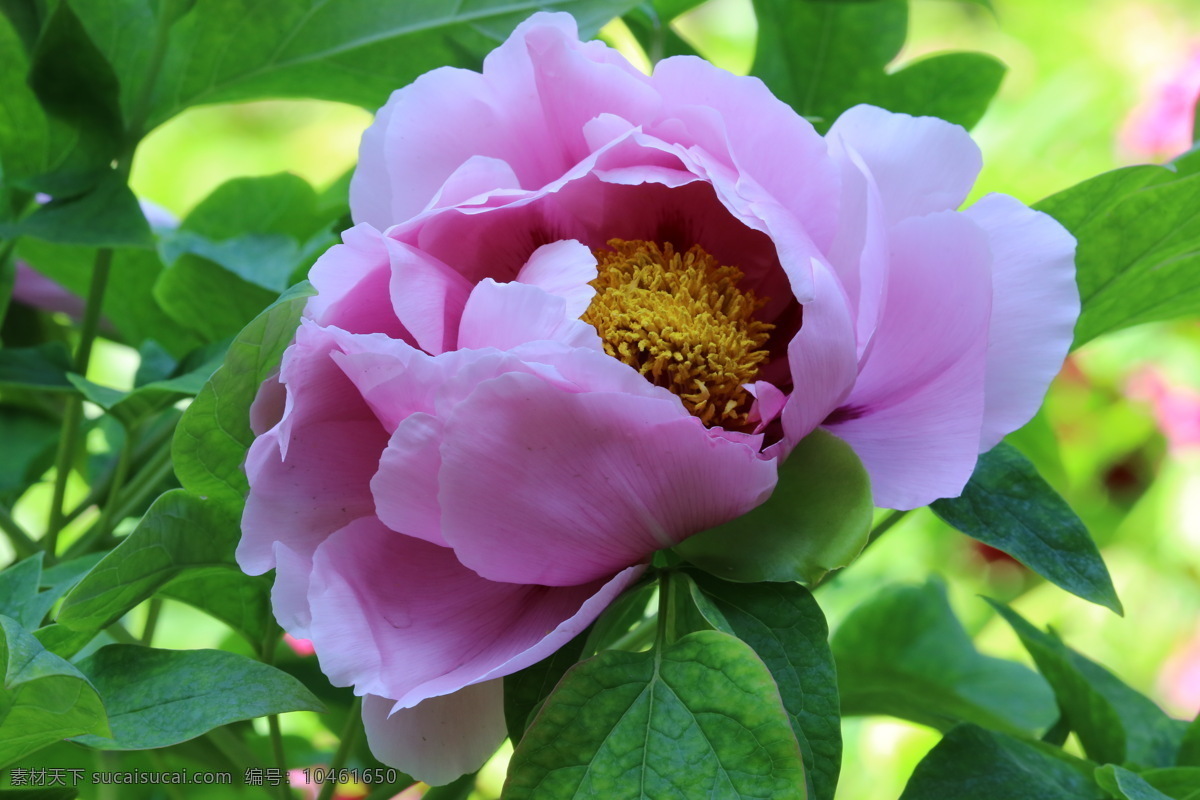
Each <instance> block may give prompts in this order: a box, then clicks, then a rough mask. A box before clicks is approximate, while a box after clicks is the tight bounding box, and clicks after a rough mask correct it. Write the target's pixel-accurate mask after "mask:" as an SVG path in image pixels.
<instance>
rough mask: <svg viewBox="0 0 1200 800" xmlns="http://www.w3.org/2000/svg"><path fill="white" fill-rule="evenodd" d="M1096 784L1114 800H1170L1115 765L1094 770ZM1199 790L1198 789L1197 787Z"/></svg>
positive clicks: (1137, 776)
mask: <svg viewBox="0 0 1200 800" xmlns="http://www.w3.org/2000/svg"><path fill="white" fill-rule="evenodd" d="M1096 783H1098V784H1100V786H1102V787H1103V788H1104V789H1105V790H1106V791H1107V792H1108V793H1109V794H1111V795H1112V796H1113V798H1115V800H1172V798H1171V797H1170V796H1168V795H1165V794H1163V793H1162V792H1160V791H1159V790H1158V789H1155V788H1154V787H1153V786H1151V785H1150V784H1149V783H1147V782H1146V780H1145V778H1142V777H1141V776H1139V775H1138V774H1137V773H1136V772H1130V771H1129V770H1127V769H1125V768H1124V767H1118V766H1117V765H1116V764H1105V765H1104V766H1103V767H1099V768H1097V769H1096ZM1197 788H1200V787H1197Z"/></svg>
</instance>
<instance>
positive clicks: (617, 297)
mask: <svg viewBox="0 0 1200 800" xmlns="http://www.w3.org/2000/svg"><path fill="white" fill-rule="evenodd" d="M608 246H609V247H610V248H611V249H610V250H596V251H594V252H595V255H596V260H597V261H598V262H599V263H598V268H599V276H598V277H597V278H596V280H594V281H592V286H594V287H595V288H596V297H595V299H593V300H592V303H591V305H590V306H588V309H587V311H585V312H584V314H583V320H584V321H585V322H589V323H591V324H592V325H593V326H595V328H596V331H597V332H598V333H599V334H600V338H601V339H603V340H604V350H605V352H607V353H608V354H609V355H610V356H612V357H614V358H616V359H619V360H620V361H623V362H624V363H626V364H628V365H630V366H631V367H634V368H635V369H637V370H638V371H639V372H641V373H642V374H643V375H645V376H646V377H647V378H648V379H649V380H650V381H651V382H653V383H654V384H656V385H658V386H662V387H664V388H666V389H669V390H671V391H672V392H674V393H675V394H677V395H678V396H679V397H680V398H681V399H682V400H683V404H684V406H685V407H687V409H688V411H689V412H691V413H692V414H694V415H695V416H697V417H699V418H700V420H701V421H702V422H704V424H705V425H710V426H712V425H720V426H722V427H724V428H734V429H736V428H744V427H747V423H748V420H747V416H748V414H749V411H750V406H751V403H752V400H753V398H751V397H750V395H749V393H748V392H747V391H746V390H745V389H743V388H742V384H744V383H750V382H753V380H754V378H755V376H756V375H757V374H758V370H759V368H760V367H761V366H762V365H763V364H764V363H765V362H766V360H767V351H766V349H764V348H765V345H766V343H767V338H768V337H769V336H770V332H771V330H772V328H774V327H775V326H774V325H770V324H767V323H765V322H759V321H758V320H756V319H755V318H754V312H755V311H757V310H758V309H759V308H760V307H761V306H762V305H763V303H764V302H765V300H762V301H760V300H758V299H757V298H756V297H755V296H754V293H753V292H750V291H742V290H741V289H739V288H738V287H737V285H738V282H739V281H740V280H741V279H742V277H743V276H742V272H741V270H739V269H738V268H737V267H731V266H723V265H722V264H720V263H719V262H718V261H717V260H716V259H715V258H713V257H712V256H711V255H709V254H708V253H707V252H705V251H704V249H703V248H701V247H700V246H699V245H693V246H692V247H690V248H689V249H688V251H687V252H685V253H677V252H675V248H674V247H673V246H672V245H671V244H670V243H666V244H663V245H661V246H660V245H658V244H656V243H655V242H647V241H642V240H634V241H624V240H622V239H610V240H609V242H608Z"/></svg>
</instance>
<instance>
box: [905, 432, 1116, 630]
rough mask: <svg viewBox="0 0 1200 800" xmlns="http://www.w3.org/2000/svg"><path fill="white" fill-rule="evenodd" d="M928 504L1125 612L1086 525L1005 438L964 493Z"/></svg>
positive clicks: (1071, 587) (1062, 582)
mask: <svg viewBox="0 0 1200 800" xmlns="http://www.w3.org/2000/svg"><path fill="white" fill-rule="evenodd" d="M929 507H930V508H931V509H933V512H934V513H935V514H937V515H938V516H939V517H941V518H942V519H943V520H945V522H946V523H947V524H949V525H952V526H953V527H955V528H957V529H958V530H960V531H962V532H963V533H965V534H967V535H968V536H970V537H972V538H974V539H978V540H979V541H981V542H983V543H984V544H986V545H990V546H992V547H995V548H996V549H997V550H1003V551H1004V552H1005V553H1008V554H1009V555H1010V556H1012V557H1013V558H1015V559H1017V560H1018V561H1020V562H1021V563H1022V564H1024V565H1025V566H1027V567H1029V568H1030V569H1032V570H1033V571H1034V572H1036V573H1038V574H1039V575H1041V576H1042V577H1043V578H1045V579H1046V580H1048V581H1050V582H1051V583H1053V584H1055V585H1057V586H1059V587H1061V588H1063V589H1066V590H1067V591H1068V592H1071V593H1072V594H1075V595H1078V596H1079V597H1082V598H1083V599H1084V600H1090V601H1091V602H1093V603H1097V604H1099V605H1102V606H1105V607H1106V608H1111V609H1112V610H1113V611H1115V612H1117V613H1118V614H1120V613H1122V609H1121V601H1120V600H1119V599H1118V598H1117V591H1116V589H1115V588H1114V587H1113V583H1112V578H1111V577H1110V576H1109V574H1108V568H1107V567H1106V566H1105V565H1104V559H1103V558H1101V556H1100V551H1099V550H1098V549H1097V548H1096V543H1095V542H1094V541H1092V537H1091V535H1090V534H1089V533H1088V530H1087V528H1086V527H1084V524H1083V522H1082V521H1081V520H1080V519H1079V517H1078V516H1077V515H1076V514H1075V512H1074V511H1072V510H1071V507H1070V506H1068V505H1067V503H1066V501H1064V500H1063V499H1062V498H1061V497H1059V496H1058V493H1057V492H1055V491H1054V489H1052V488H1050V485H1049V484H1048V483H1046V481H1044V480H1043V479H1042V476H1041V475H1039V474H1038V471H1037V468H1036V467H1034V466H1033V464H1031V463H1030V462H1029V459H1027V458H1025V456H1023V455H1021V453H1020V452H1019V451H1018V450H1017V449H1016V448H1014V447H1012V446H1010V445H1008V444H1005V443H1003V442H1001V443H1000V444H998V445H996V446H995V447H994V448H992V449H991V450H989V451H988V452H986V453H984V454H983V455H982V456H980V457H979V463H978V464H977V465H976V466H975V472H974V473H973V474H972V475H971V480H970V481H969V482H968V483H967V486H966V488H965V489H963V493H962V495H961V496H959V497H954V498H949V499H944V500H937V501H935V502H933V503H931V504H930V506H929Z"/></svg>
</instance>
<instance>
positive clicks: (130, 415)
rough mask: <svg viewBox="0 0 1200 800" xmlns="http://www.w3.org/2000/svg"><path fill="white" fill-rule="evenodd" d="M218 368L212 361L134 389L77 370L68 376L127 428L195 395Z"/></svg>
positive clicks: (84, 392)
mask: <svg viewBox="0 0 1200 800" xmlns="http://www.w3.org/2000/svg"><path fill="white" fill-rule="evenodd" d="M216 367H217V364H216V363H213V362H209V363H206V364H204V365H203V366H201V367H200V368H198V369H195V370H192V371H191V372H186V373H184V374H183V375H180V376H178V377H175V378H168V379H166V380H161V381H153V382H151V383H147V384H145V385H143V386H139V387H137V388H136V389H134V390H133V391H131V392H122V391H119V390H117V389H112V388H110V387H107V386H101V385H99V384H97V383H92V382H91V381H89V380H86V379H84V378H81V377H79V376H78V375H75V374H73V373H72V374H69V375H68V376H67V378H68V379H69V380H70V381H71V383H72V384H74V386H75V387H76V388H77V389H79V391H80V392H82V393H83V396H84V397H86V398H87V399H88V400H89V401H91V402H93V403H95V404H96V405H98V406H100V407H101V408H103V409H104V410H105V411H107V412H108V413H109V414H111V415H112V416H113V417H114V418H115V419H116V420H117V421H119V422H120V423H121V424H122V425H124V426H125V427H126V428H133V427H134V426H136V425H138V424H139V423H141V422H143V421H144V420H146V419H149V418H150V417H151V416H153V415H154V414H157V413H158V412H159V411H162V410H163V409H164V408H167V407H168V406H171V405H174V404H175V403H176V402H178V401H180V400H183V399H184V398H187V397H192V396H194V395H195V394H196V393H197V392H199V391H200V390H201V389H202V388H204V383H205V382H206V381H207V380H208V379H209V377H211V376H212V373H213V370H214V369H215V368H216Z"/></svg>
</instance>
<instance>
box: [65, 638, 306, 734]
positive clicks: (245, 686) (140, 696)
mask: <svg viewBox="0 0 1200 800" xmlns="http://www.w3.org/2000/svg"><path fill="white" fill-rule="evenodd" d="M78 666H79V669H80V671H81V672H83V673H84V674H85V675H87V676H88V678H89V679H90V680H91V682H92V684H93V685H94V686H95V687H96V690H97V691H98V692H99V693H100V696H101V697H103V698H104V705H105V708H107V709H108V716H109V722H110V723H111V725H112V734H111V736H94V735H92V736H79V737H76V738H75V739H74V741H76V742H79V743H81V744H86V745H89V746H91V747H98V748H100V749H102V750H145V749H147V748H151V747H167V746H169V745H173V744H177V743H179V742H185V741H187V740H188V739H192V738H195V737H196V736H200V735H201V734H203V733H207V732H208V731H210V730H212V729H213V728H218V727H220V726H222V725H227V724H229V723H231V722H236V721H238V720H244V719H253V718H255V717H262V716H266V715H268V714H282V713H284V712H286V711H324V710H325V709H324V707H323V706H322V705H321V702H320V701H319V700H317V698H316V697H314V696H313V694H312V693H311V692H310V691H308V689H306V688H304V685H303V684H301V683H300V681H298V680H296V679H295V678H293V677H292V676H291V675H288V674H287V673H286V672H283V671H281V670H278V669H276V668H274V667H271V666H268V665H266V664H261V663H259V662H257V661H255V660H254V659H251V658H247V657H246V656H241V655H237V654H236V653H227V652H225V651H223V650H157V649H154V648H150V647H142V646H140V645H130V644H111V645H108V646H107V647H102V648H100V649H99V650H97V651H96V652H95V653H94V654H93V655H91V656H88V657H87V658H85V659H84V660H82V661H80V662H79V665H78Z"/></svg>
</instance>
